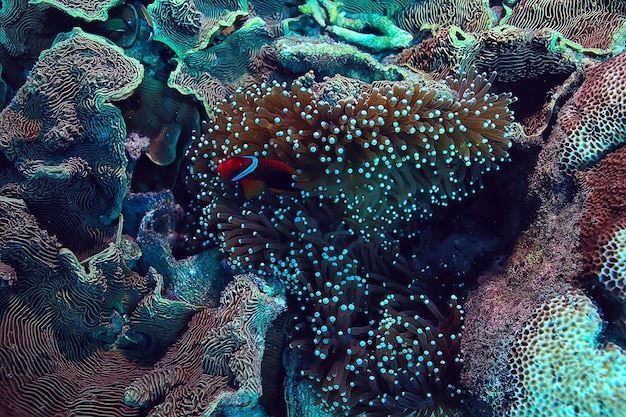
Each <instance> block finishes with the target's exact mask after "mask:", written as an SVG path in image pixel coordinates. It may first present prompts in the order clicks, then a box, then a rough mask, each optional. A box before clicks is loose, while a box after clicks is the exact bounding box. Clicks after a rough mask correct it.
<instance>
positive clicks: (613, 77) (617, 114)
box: [557, 52, 626, 172]
mask: <svg viewBox="0 0 626 417" xmlns="http://www.w3.org/2000/svg"><path fill="white" fill-rule="evenodd" d="M557 128H561V129H562V131H563V133H564V135H565V139H564V143H563V145H562V146H563V150H562V155H561V165H562V167H563V168H564V169H565V171H567V172H574V171H577V170H582V169H585V168H587V167H589V166H591V165H593V164H594V163H596V162H597V161H598V160H599V159H601V158H602V157H603V156H604V155H605V154H607V153H608V152H610V151H612V150H614V149H615V148H616V147H618V146H620V145H621V144H622V143H624V139H625V138H626V53H624V52H623V53H621V54H619V55H617V56H615V57H613V58H611V59H609V60H607V61H605V62H603V63H601V64H599V65H597V66H594V67H592V68H590V69H588V70H587V71H586V79H585V81H584V82H583V84H582V85H581V86H580V87H579V88H578V90H577V91H576V92H575V93H574V95H573V97H572V98H570V99H569V100H568V102H567V103H566V105H565V106H564V107H563V108H562V109H561V111H560V113H559V116H558V119H557Z"/></svg>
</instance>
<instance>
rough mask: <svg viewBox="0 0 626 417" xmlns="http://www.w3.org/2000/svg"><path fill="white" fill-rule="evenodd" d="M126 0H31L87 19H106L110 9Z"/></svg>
mask: <svg viewBox="0 0 626 417" xmlns="http://www.w3.org/2000/svg"><path fill="white" fill-rule="evenodd" d="M123 2H124V0H98V1H94V0H90V1H80V0H31V1H30V3H33V4H49V5H51V6H54V7H56V8H58V9H60V10H63V11H64V12H65V13H67V14H68V15H70V16H72V17H78V18H80V19H84V20H86V21H88V22H89V21H92V20H106V19H107V18H108V16H109V10H110V9H112V8H113V7H115V6H118V5H120V4H122V3H123Z"/></svg>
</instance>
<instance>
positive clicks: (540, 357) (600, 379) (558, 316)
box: [506, 288, 626, 417]
mask: <svg viewBox="0 0 626 417" xmlns="http://www.w3.org/2000/svg"><path fill="white" fill-rule="evenodd" d="M601 330H602V319H601V318H600V315H599V313H598V310H597V308H596V306H595V305H594V304H593V302H592V301H591V300H590V299H589V298H588V297H587V296H586V295H585V294H584V293H583V292H582V291H581V290H579V289H573V288H572V289H570V290H569V291H567V292H565V293H563V294H561V295H558V296H556V297H554V298H552V299H551V300H549V301H548V302H546V303H545V304H543V305H542V306H541V307H539V308H538V309H537V310H536V311H535V312H534V314H533V315H532V317H531V319H530V320H529V321H528V323H527V324H526V325H525V326H524V328H523V329H522V330H521V331H520V332H519V334H518V340H517V342H516V343H515V346H514V347H513V351H512V353H511V358H510V372H511V375H512V376H513V377H514V379H515V383H516V384H515V392H514V395H513V398H512V402H511V404H510V409H509V410H507V411H506V415H508V416H511V417H517V416H533V417H541V416H546V417H547V416H554V415H585V416H597V417H600V416H617V415H621V414H622V412H623V407H624V401H625V400H626V352H624V351H623V350H622V349H621V348H620V347H619V346H617V345H615V344H613V343H611V342H608V343H605V344H600V342H599V340H598V336H599V335H600V332H601Z"/></svg>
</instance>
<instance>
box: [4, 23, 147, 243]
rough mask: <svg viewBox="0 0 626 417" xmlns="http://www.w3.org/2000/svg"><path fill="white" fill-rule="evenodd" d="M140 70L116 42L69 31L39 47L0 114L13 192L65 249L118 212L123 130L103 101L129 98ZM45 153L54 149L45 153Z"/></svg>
mask: <svg viewBox="0 0 626 417" xmlns="http://www.w3.org/2000/svg"><path fill="white" fill-rule="evenodd" d="M142 76H143V67H142V66H141V64H140V63H139V62H138V61H136V60H134V59H131V58H128V57H126V56H125V55H124V53H123V52H122V50H121V49H120V48H119V47H117V46H115V45H112V44H110V43H109V42H108V41H106V40H105V39H103V38H100V37H99V36H95V35H90V34H87V33H85V32H83V31H82V30H80V29H76V30H74V31H73V32H71V33H68V34H64V35H61V36H59V38H58V39H57V41H56V42H55V44H54V45H53V47H52V48H51V49H49V50H47V51H45V52H43V53H42V55H41V57H40V59H39V61H38V62H37V64H36V65H35V66H34V67H33V69H32V71H31V73H30V75H29V78H28V79H27V81H26V84H25V85H24V86H23V87H22V88H21V89H20V90H19V91H18V92H17V94H16V96H15V97H14V99H13V100H12V101H11V103H10V104H9V105H8V106H7V108H6V109H5V110H4V111H3V112H2V114H0V124H2V126H3V131H2V133H0V149H1V151H2V153H3V155H4V156H5V157H6V158H7V159H8V161H10V162H11V164H12V166H13V170H14V175H15V176H16V179H15V180H14V184H15V187H16V188H17V193H18V195H20V196H22V198H24V199H26V200H27V201H29V204H31V205H34V206H36V207H38V208H36V210H37V213H38V215H39V216H42V217H48V218H49V222H50V224H51V230H50V231H51V232H52V233H55V234H57V235H58V236H59V237H61V240H62V241H63V242H64V243H65V244H66V245H68V246H69V247H71V248H75V249H76V248H80V246H81V245H84V244H85V243H87V242H94V240H95V241H96V242H97V241H98V239H100V238H99V237H98V235H100V234H101V233H105V234H107V233H108V234H110V232H111V230H108V231H107V229H109V225H110V224H111V223H112V222H113V221H114V220H115V219H117V217H118V216H119V214H120V212H121V209H122V199H123V196H124V193H125V192H126V184H127V178H126V171H125V170H126V164H127V158H126V155H125V153H124V139H125V137H126V128H125V124H124V120H123V118H122V115H121V112H120V111H119V109H117V108H116V107H115V106H113V104H111V103H110V102H111V101H115V100H120V99H123V98H126V97H128V96H129V95H130V94H131V93H132V92H133V90H134V89H135V88H136V87H137V86H138V85H139V83H140V82H141V79H142ZM51 151H52V152H53V151H61V153H60V155H59V156H57V157H54V158H49V159H46V158H45V155H46V154H47V153H49V152H51ZM94 183H95V184H96V187H93V186H92V184H94ZM33 189H37V190H38V192H37V193H36V194H31V191H32V190H33ZM60 207H61V208H63V210H64V211H63V212H62V213H59V208H60ZM81 237H82V239H89V240H85V241H84V242H81ZM98 244H99V245H101V244H102V242H101V241H100V242H98ZM101 248H102V247H100V249H101Z"/></svg>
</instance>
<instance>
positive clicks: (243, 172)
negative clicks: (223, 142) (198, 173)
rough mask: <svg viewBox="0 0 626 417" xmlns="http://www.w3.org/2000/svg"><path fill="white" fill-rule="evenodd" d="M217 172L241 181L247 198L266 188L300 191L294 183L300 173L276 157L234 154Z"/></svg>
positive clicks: (277, 190)
mask: <svg viewBox="0 0 626 417" xmlns="http://www.w3.org/2000/svg"><path fill="white" fill-rule="evenodd" d="M217 172H218V173H219V174H220V175H221V176H222V178H225V179H227V180H230V181H233V182H239V183H240V184H241V188H243V195H244V197H245V198H247V199H251V198H255V197H258V196H259V195H261V193H262V192H263V190H265V188H269V189H271V190H272V191H274V192H285V191H299V190H298V189H297V188H295V187H294V184H295V183H296V182H297V178H298V177H299V176H300V173H299V172H298V171H296V170H295V169H293V168H292V167H290V166H289V165H287V164H285V163H284V162H281V161H277V160H274V159H265V158H259V157H257V156H234V157H232V158H228V159H227V160H225V161H224V162H222V163H221V164H219V165H218V166H217Z"/></svg>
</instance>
